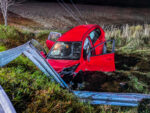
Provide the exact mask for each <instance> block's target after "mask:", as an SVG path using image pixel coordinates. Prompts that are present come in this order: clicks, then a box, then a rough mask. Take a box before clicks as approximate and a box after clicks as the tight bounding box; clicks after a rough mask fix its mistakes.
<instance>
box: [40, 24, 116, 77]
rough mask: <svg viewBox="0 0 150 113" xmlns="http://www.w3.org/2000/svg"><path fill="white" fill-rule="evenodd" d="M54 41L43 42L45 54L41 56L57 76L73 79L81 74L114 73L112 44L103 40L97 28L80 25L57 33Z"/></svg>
mask: <svg viewBox="0 0 150 113" xmlns="http://www.w3.org/2000/svg"><path fill="white" fill-rule="evenodd" d="M56 35H58V37H59V38H58V39H57V40H56V41H55V42H54V41H52V40H51V37H52V36H50V37H49V39H48V40H47V41H46V44H47V47H48V48H49V50H50V51H49V53H48V54H44V53H42V52H41V54H42V56H44V57H45V58H46V60H47V61H48V63H49V64H50V65H51V66H52V67H53V68H54V69H55V70H56V71H57V72H58V73H59V74H60V75H61V77H64V76H71V77H75V76H76V75H77V74H78V73H79V72H81V71H82V72H85V71H102V72H112V71H115V62H114V41H113V40H108V41H106V40H105V33H104V31H103V29H102V28H101V27H100V26H99V25H80V26H77V27H75V28H73V29H71V30H69V31H68V32H66V33H64V34H63V35H62V36H61V34H59V33H58V34H57V33H56ZM111 41H112V42H113V46H112V51H111V52H110V53H107V48H106V44H107V42H111Z"/></svg>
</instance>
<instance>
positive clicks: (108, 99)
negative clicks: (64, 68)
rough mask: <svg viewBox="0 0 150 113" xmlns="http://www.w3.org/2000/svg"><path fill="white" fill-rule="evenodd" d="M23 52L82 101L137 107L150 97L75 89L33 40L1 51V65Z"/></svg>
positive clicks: (148, 95)
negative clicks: (34, 44)
mask: <svg viewBox="0 0 150 113" xmlns="http://www.w3.org/2000/svg"><path fill="white" fill-rule="evenodd" d="M32 41H34V40H32ZM21 54H24V55H25V56H27V57H28V58H29V59H30V60H31V61H32V62H33V63H34V64H35V65H36V66H37V67H38V68H39V69H40V70H41V71H42V72H43V73H44V74H45V75H46V76H48V77H51V79H52V80H53V81H55V82H56V83H58V84H60V86H61V87H63V88H65V89H68V90H69V91H70V92H72V93H73V94H74V95H75V96H76V97H78V98H79V99H80V100H81V101H82V102H88V103H90V104H94V105H115V106H131V107H135V106H139V104H140V102H143V100H145V99H150V94H147V95H146V94H137V93H107V92H106V93H101V92H90V91H73V90H71V89H70V88H69V86H68V85H67V84H66V83H65V82H64V80H63V79H62V78H61V77H60V76H59V74H58V73H57V72H56V71H55V70H54V69H53V68H52V66H51V65H50V64H49V63H48V62H47V61H46V59H45V58H44V57H43V56H42V55H41V54H40V51H38V50H37V49H36V47H34V46H33V45H32V43H31V41H29V42H27V43H26V44H24V45H21V46H18V47H16V48H13V49H10V50H7V51H4V52H0V67H3V66H5V65H6V64H8V63H9V62H11V61H12V60H14V59H15V58H17V57H18V56H19V55H21Z"/></svg>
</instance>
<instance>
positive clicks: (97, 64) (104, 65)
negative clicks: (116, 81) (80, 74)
mask: <svg viewBox="0 0 150 113" xmlns="http://www.w3.org/2000/svg"><path fill="white" fill-rule="evenodd" d="M106 43H107V42H104V43H101V44H99V45H98V46H101V45H102V44H103V45H106ZM113 43H114V42H113ZM98 46H96V47H94V48H93V49H95V48H97V47H98ZM103 49H106V47H104V48H103ZM103 51H106V50H103ZM90 52H92V50H91V51H90ZM86 55H87V56H84V60H85V71H102V72H112V71H115V61H114V56H115V55H114V44H113V46H112V51H111V52H109V53H108V52H107V51H106V52H105V53H104V54H99V55H92V53H87V54H86ZM86 57H87V59H85V58H86Z"/></svg>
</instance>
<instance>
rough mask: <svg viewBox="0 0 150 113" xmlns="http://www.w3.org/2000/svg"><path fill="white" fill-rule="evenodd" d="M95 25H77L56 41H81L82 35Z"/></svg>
mask: <svg viewBox="0 0 150 113" xmlns="http://www.w3.org/2000/svg"><path fill="white" fill-rule="evenodd" d="M95 26H97V25H95V24H90V25H79V26H76V27H74V28H72V29H71V30H69V31H67V32H66V33H64V34H63V35H62V36H61V37H60V38H59V39H58V40H57V41H82V40H83V36H84V34H85V33H86V32H87V31H88V30H89V29H91V28H93V27H95Z"/></svg>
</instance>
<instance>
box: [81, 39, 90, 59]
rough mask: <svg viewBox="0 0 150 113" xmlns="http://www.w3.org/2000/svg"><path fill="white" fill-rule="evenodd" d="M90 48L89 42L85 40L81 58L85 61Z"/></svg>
mask: <svg viewBox="0 0 150 113" xmlns="http://www.w3.org/2000/svg"><path fill="white" fill-rule="evenodd" d="M90 48H91V44H90V40H89V39H88V38H86V39H85V41H84V45H83V58H84V59H85V60H86V59H87V55H88V53H89V52H90Z"/></svg>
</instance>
